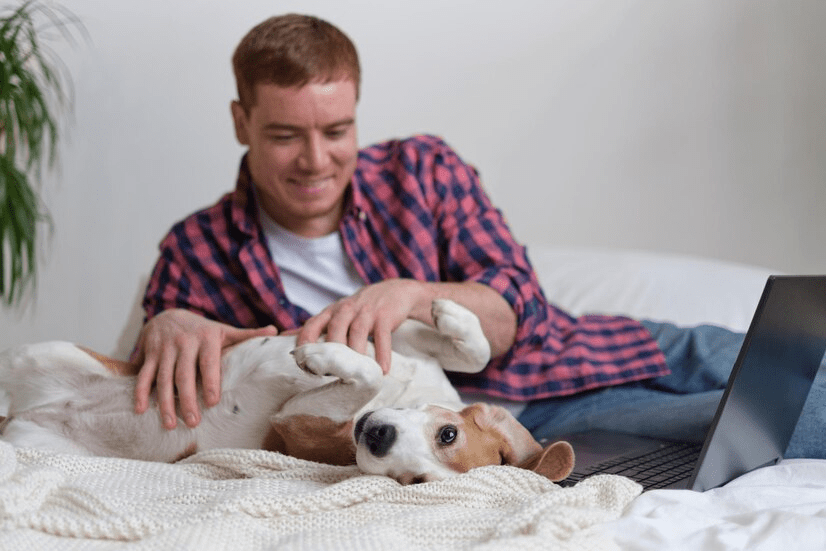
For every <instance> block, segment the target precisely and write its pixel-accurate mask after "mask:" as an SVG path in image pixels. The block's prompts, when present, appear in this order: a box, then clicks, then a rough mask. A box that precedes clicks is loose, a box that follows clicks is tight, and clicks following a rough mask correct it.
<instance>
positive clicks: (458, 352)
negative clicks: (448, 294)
mask: <svg viewBox="0 0 826 551" xmlns="http://www.w3.org/2000/svg"><path fill="white" fill-rule="evenodd" d="M431 314H432V315H433V324H434V325H435V326H436V329H438V331H439V333H441V334H442V335H443V336H445V337H447V338H448V339H449V342H450V343H451V344H450V347H449V349H448V350H444V349H443V350H442V353H441V354H440V358H439V361H440V362H441V363H442V367H443V368H444V369H447V370H448V371H462V372H465V373H477V372H479V371H481V370H482V369H483V368H484V367H485V365H487V363H488V361H489V360H490V343H489V342H488V339H487V337H485V333H484V331H482V324H481V323H480V322H479V318H478V317H477V316H476V314H474V313H473V312H471V311H470V310H468V309H467V308H465V307H464V306H461V305H459V304H457V303H455V302H453V301H452V300H446V299H436V300H434V301H433V304H432V306H431Z"/></svg>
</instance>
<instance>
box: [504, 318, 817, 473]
mask: <svg viewBox="0 0 826 551" xmlns="http://www.w3.org/2000/svg"><path fill="white" fill-rule="evenodd" d="M643 324H644V325H645V326H646V328H648V330H649V331H651V334H652V335H653V336H654V338H655V339H656V340H657V344H658V345H659V346H660V348H661V349H662V351H663V353H664V354H665V357H666V360H667V362H668V366H669V367H670V368H671V374H670V375H666V376H664V377H657V378H654V379H649V380H645V381H639V382H634V383H628V384H624V385H619V386H613V387H607V388H604V389H599V390H595V391H591V392H584V393H580V394H575V395H573V396H569V397H564V398H549V399H545V400H536V401H533V402H530V403H529V404H528V406H527V407H526V408H525V410H524V411H523V412H522V414H521V415H520V416H519V421H520V422H521V423H522V424H523V425H524V426H526V427H527V428H528V430H530V431H531V433H532V434H533V435H534V437H535V438H536V439H538V440H539V439H542V438H553V437H555V436H559V435H561V434H566V433H571V432H579V431H583V430H589V429H604V430H614V431H622V432H628V433H633V434H640V435H645V436H653V437H666V438H676V439H681V440H687V441H698V442H699V441H702V440H703V439H704V438H705V435H706V432H707V431H708V427H709V426H710V424H711V421H712V419H713V417H714V413H715V411H716V410H717V405H718V403H719V402H720V398H721V397H722V395H723V389H724V388H725V386H726V383H727V382H728V377H729V374H730V372H731V367H732V366H733V365H734V361H735V360H736V358H737V354H738V353H739V351H740V347H741V345H742V343H743V335H742V334H741V333H735V332H732V331H729V330H727V329H723V328H720V327H716V326H711V325H701V326H697V327H690V328H682V327H677V326H675V325H673V324H670V323H660V322H651V321H645V322H643ZM824 404H826V362H824V363H823V364H821V369H820V371H819V373H818V376H817V378H816V379H815V385H814V386H813V388H812V391H811V392H810V394H809V398H808V400H807V402H806V405H805V407H804V409H803V414H802V415H801V419H800V421H799V422H798V425H797V428H796V430H795V433H794V435H793V436H792V441H791V442H790V444H789V447H788V449H787V450H786V457H812V458H826V408H824V407H823V405H824Z"/></svg>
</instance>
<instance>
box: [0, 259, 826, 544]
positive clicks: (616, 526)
mask: <svg viewBox="0 0 826 551" xmlns="http://www.w3.org/2000/svg"><path fill="white" fill-rule="evenodd" d="M529 254H530V257H531V259H532V262H533V264H534V266H535V268H536V269H537V272H538V273H539V275H540V279H541V281H542V284H543V287H544V289H545V291H546V294H547V295H548V296H549V298H551V299H552V300H553V301H554V302H556V303H558V304H560V305H561V306H563V307H565V308H567V309H568V310H569V311H571V312H573V313H577V314H579V313H584V312H611V313H623V314H628V315H632V316H636V317H644V318H649V319H660V320H669V321H675V322H678V323H681V324H695V323H700V322H711V323H716V324H720V325H724V326H727V327H731V328H734V329H738V330H744V329H745V328H746V327H747V325H748V322H749V320H750V319H751V315H752V313H753V311H754V308H755V306H756V304H757V300H758V298H759V296H760V292H761V290H762V288H763V284H764V283H765V279H766V276H767V275H768V274H769V273H770V270H767V269H763V268H757V267H753V266H743V265H736V264H731V263H724V262H719V261H714V260H708V259H702V258H693V257H686V256H679V255H665V254H658V253H650V252H642V251H607V250H592V249H580V248H576V249H574V248H571V249H564V248H551V247H547V246H533V247H529ZM0 523H2V529H0V549H84V550H85V549H92V550H95V549H120V548H128V549H193V550H195V549H198V550H200V549H325V550H327V549H358V550H364V549H377V550H378V549H391V548H392V549H496V550H501V549H520V550H523V549H534V548H536V549H577V550H589V549H594V550H597V549H599V550H601V549H634V550H649V549H651V550H653V549H657V550H661V549H697V550H703V551H707V550H712V549H783V548H788V549H796V550H799V549H822V548H823V545H824V542H826V461H821V460H788V461H783V462H782V463H781V464H780V465H777V466H774V467H768V468H765V469H761V470H758V471H755V472H753V473H750V474H748V475H745V476H743V477H741V478H739V479H737V480H735V481H733V482H731V483H730V484H728V485H726V486H725V487H723V488H719V489H716V490H712V491H709V492H705V493H696V492H690V491H677V490H660V491H652V492H646V493H644V494H641V492H640V487H639V486H638V485H637V484H635V483H633V482H631V481H630V480H628V479H625V478H622V477H617V476H599V477H593V478H590V479H587V480H585V481H583V482H581V483H579V484H578V485H576V486H574V487H570V488H561V487H559V486H557V485H555V484H553V483H551V482H549V481H547V480H545V479H544V478H542V477H540V476H538V475H535V474H534V473H531V472H527V471H523V470H520V469H516V468H513V467H505V466H493V467H485V468H480V469H476V470H473V471H471V472H469V473H467V474H465V475H462V476H458V477H455V478H452V479H449V480H445V481H442V482H435V483H427V484H420V485H415V486H400V485H399V484H397V483H396V482H395V481H393V480H390V479H388V478H384V477H376V476H364V475H361V474H360V473H359V472H358V470H357V469H356V468H355V467H332V466H327V465H320V464H316V463H310V462H305V461H301V460H297V459H294V458H290V457H286V456H282V455H279V454H276V453H269V452H263V451H258V450H211V451H206V452H201V453H198V454H196V455H194V456H192V457H190V458H187V459H185V460H183V461H180V462H178V463H176V464H171V465H168V464H157V463H148V462H141V461H129V460H120V459H108V458H92V457H75V456H69V455H59V454H50V453H45V452H41V451H36V450H27V449H17V450H16V449H13V448H11V447H10V446H8V445H7V444H5V443H2V442H0Z"/></svg>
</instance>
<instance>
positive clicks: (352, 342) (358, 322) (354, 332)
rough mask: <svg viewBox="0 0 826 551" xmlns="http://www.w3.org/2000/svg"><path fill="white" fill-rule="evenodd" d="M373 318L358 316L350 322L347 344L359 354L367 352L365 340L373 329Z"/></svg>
mask: <svg viewBox="0 0 826 551" xmlns="http://www.w3.org/2000/svg"><path fill="white" fill-rule="evenodd" d="M372 322H373V320H372V318H369V317H367V316H359V317H357V318H356V319H354V320H353V322H352V323H351V324H350V329H349V331H348V332H347V345H348V346H349V347H350V348H352V349H353V350H355V351H356V352H358V353H359V354H366V353H367V340H368V338H369V337H370V331H372V330H373V323H372Z"/></svg>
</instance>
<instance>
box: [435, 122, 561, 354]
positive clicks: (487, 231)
mask: <svg viewBox="0 0 826 551" xmlns="http://www.w3.org/2000/svg"><path fill="white" fill-rule="evenodd" d="M432 146H433V151H434V153H433V155H432V157H431V158H432V167H428V168H427V172H429V173H430V174H432V178H433V186H434V189H435V191H436V193H437V195H438V198H437V204H436V205H435V212H436V220H437V223H438V224H439V227H440V231H439V239H440V241H441V242H440V243H439V247H440V250H441V251H443V262H444V265H445V270H446V276H447V279H448V280H450V281H476V282H478V283H482V284H485V285H488V286H490V287H491V288H493V289H494V290H496V291H497V292H498V293H499V294H500V295H502V297H504V298H505V300H507V301H508V303H509V304H510V305H511V307H512V308H513V310H514V312H515V313H516V316H517V335H516V343H515V346H514V348H512V350H511V354H512V353H514V352H516V353H517V355H518V352H519V348H520V347H525V346H530V342H531V336H532V335H536V334H537V324H538V323H541V322H544V321H546V320H545V319H544V318H546V317H547V312H548V309H547V308H546V306H545V305H546V304H547V301H546V300H545V297H544V295H543V293H542V289H541V287H540V285H539V280H538V278H537V276H536V274H535V272H534V270H533V267H532V266H531V264H530V261H529V260H528V257H527V253H526V249H525V247H524V246H522V245H520V244H519V243H517V242H516V240H515V239H514V237H513V235H512V233H511V231H510V228H509V227H508V224H507V222H506V220H505V217H504V215H503V214H502V211H501V210H499V209H497V208H495V207H494V206H493V204H492V203H491V201H490V199H489V198H488V196H487V194H486V193H485V191H484V189H483V187H482V184H481V182H480V179H479V175H478V173H477V171H476V170H475V169H474V168H473V167H472V166H470V165H467V164H465V163H464V162H463V161H462V160H461V159H460V158H459V157H458V155H457V154H456V153H455V152H454V151H453V150H452V149H451V148H449V147H448V146H447V145H446V144H445V143H444V142H442V141H441V140H438V139H436V138H433V143H432Z"/></svg>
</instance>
